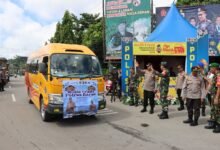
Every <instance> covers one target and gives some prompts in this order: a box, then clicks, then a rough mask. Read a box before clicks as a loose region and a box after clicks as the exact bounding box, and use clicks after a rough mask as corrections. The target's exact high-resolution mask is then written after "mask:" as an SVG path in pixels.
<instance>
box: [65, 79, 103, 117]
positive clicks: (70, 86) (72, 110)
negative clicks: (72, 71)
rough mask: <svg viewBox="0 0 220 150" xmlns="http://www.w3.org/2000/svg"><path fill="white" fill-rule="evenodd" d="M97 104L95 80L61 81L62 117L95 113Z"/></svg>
mask: <svg viewBox="0 0 220 150" xmlns="http://www.w3.org/2000/svg"><path fill="white" fill-rule="evenodd" d="M98 106H99V101H98V86H97V81H93V80H80V81H76V80H75V81H63V118H71V117H73V116H76V115H81V114H85V115H95V114H96V113H97V111H98Z"/></svg>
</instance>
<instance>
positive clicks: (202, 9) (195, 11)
mask: <svg viewBox="0 0 220 150" xmlns="http://www.w3.org/2000/svg"><path fill="white" fill-rule="evenodd" d="M178 9H179V11H180V13H181V14H182V16H183V17H185V18H186V20H188V21H189V23H190V24H192V25H193V26H194V27H196V28H197V30H198V35H199V36H203V35H205V34H209V56H220V15H219V14H220V4H213V5H204V6H184V7H178ZM168 11H169V7H158V8H156V22H157V25H159V23H160V22H161V21H162V20H163V19H164V18H165V16H166V15H167V12H168Z"/></svg>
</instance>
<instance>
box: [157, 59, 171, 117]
mask: <svg viewBox="0 0 220 150" xmlns="http://www.w3.org/2000/svg"><path fill="white" fill-rule="evenodd" d="M160 68H161V70H162V73H159V72H158V71H156V75H158V76H159V77H161V79H160V85H159V91H160V101H161V106H162V112H161V114H159V115H158V116H159V118H160V119H168V118H169V116H168V105H169V102H168V100H167V95H168V92H169V83H170V72H169V70H168V69H167V62H161V65H160Z"/></svg>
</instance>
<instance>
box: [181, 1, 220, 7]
mask: <svg viewBox="0 0 220 150" xmlns="http://www.w3.org/2000/svg"><path fill="white" fill-rule="evenodd" d="M207 4H220V0H177V6H185V5H190V6H196V5H207Z"/></svg>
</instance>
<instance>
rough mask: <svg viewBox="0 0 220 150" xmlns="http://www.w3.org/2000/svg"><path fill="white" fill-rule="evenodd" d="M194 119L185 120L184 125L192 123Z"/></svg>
mask: <svg viewBox="0 0 220 150" xmlns="http://www.w3.org/2000/svg"><path fill="white" fill-rule="evenodd" d="M192 122H193V121H192V119H187V120H184V121H183V123H192Z"/></svg>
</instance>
